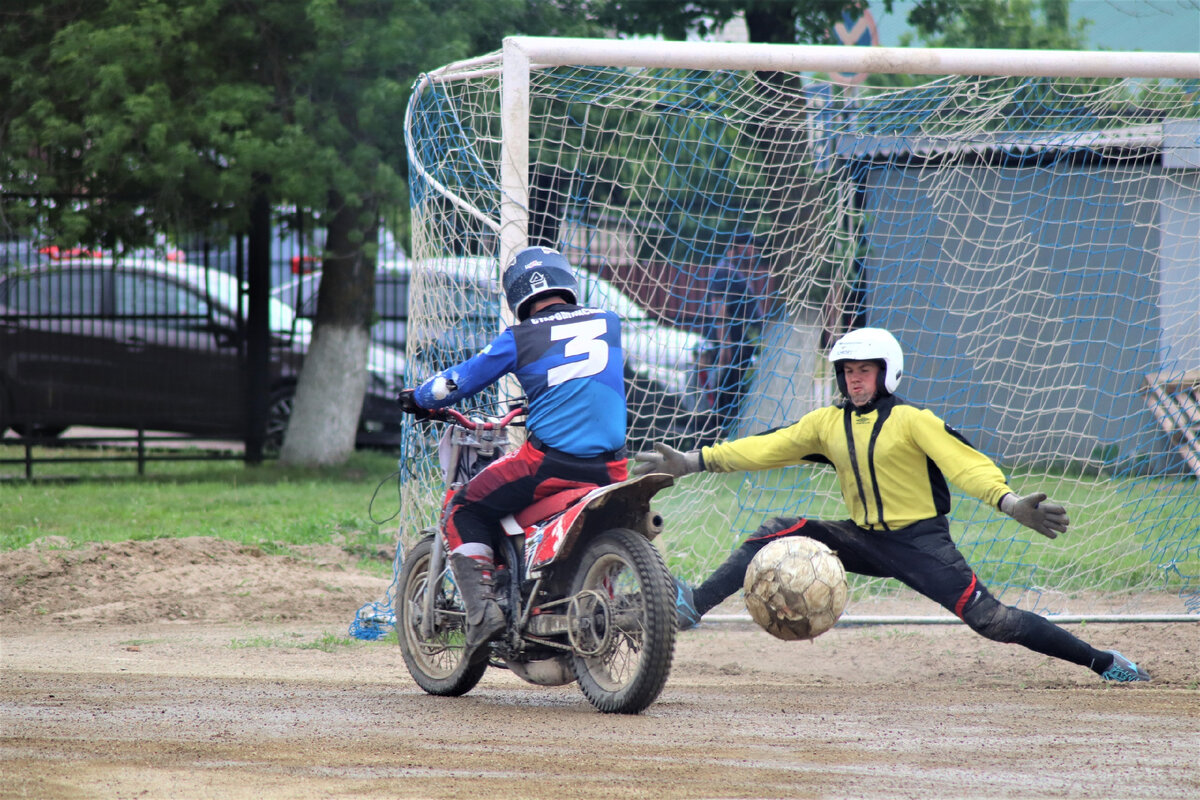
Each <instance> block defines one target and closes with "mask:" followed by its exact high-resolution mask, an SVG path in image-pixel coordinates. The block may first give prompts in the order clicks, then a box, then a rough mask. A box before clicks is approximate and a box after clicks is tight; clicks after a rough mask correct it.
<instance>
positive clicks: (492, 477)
mask: <svg viewBox="0 0 1200 800" xmlns="http://www.w3.org/2000/svg"><path fill="white" fill-rule="evenodd" d="M627 465H628V460H627V459H626V458H625V455H624V451H621V452H619V453H606V454H603V455H599V456H596V457H595V458H579V457H577V456H572V455H568V454H567V453H564V452H562V451H560V450H554V449H553V448H544V449H538V448H536V447H534V446H533V445H532V444H531V443H530V442H526V443H525V444H523V445H521V447H519V448H517V449H516V450H512V451H510V452H508V453H506V454H505V455H503V456H502V457H500V458H499V459H497V460H496V461H495V462H493V463H491V464H489V465H488V466H487V467H485V468H484V469H483V471H482V472H480V473H479V474H478V475H476V476H475V477H474V478H472V479H471V480H470V482H468V483H467V485H466V486H464V487H463V488H462V489H460V490H459V491H458V492H457V493H456V494H455V495H454V497H453V498H451V500H450V514H449V517H448V518H447V520H446V543H447V544H448V545H449V546H450V549H451V550H454V549H455V548H457V547H458V546H460V545H462V544H464V543H467V542H473V543H478V544H484V545H487V546H488V547H494V542H495V541H496V536H497V535H498V534H499V532H500V519H501V518H503V517H505V516H507V515H509V514H515V513H516V512H518V511H520V510H521V509H523V508H526V507H527V506H530V505H532V504H533V503H535V502H537V501H538V500H541V499H542V498H544V497H549V496H550V495H552V494H554V493H555V492H560V491H563V490H564V489H573V488H576V487H579V486H589V485H590V486H607V485H608V484H610V483H616V482H617V481H623V480H625V478H627V477H628V474H629V473H628V468H627Z"/></svg>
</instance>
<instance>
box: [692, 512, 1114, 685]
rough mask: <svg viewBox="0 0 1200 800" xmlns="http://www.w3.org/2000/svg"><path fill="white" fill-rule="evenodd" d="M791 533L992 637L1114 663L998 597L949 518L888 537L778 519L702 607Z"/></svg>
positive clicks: (742, 553)
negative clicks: (955, 537)
mask: <svg viewBox="0 0 1200 800" xmlns="http://www.w3.org/2000/svg"><path fill="white" fill-rule="evenodd" d="M784 536H807V537H809V538H810V539H816V540H817V541H818V542H822V543H823V544H825V545H826V546H828V547H829V549H831V550H833V551H834V552H835V553H837V555H838V558H839V559H841V562H842V565H843V566H844V567H845V568H846V571H847V572H852V573H856V574H858V575H869V576H871V577H876V578H895V579H896V580H899V581H902V582H903V583H904V584H905V585H907V586H909V587H911V588H912V589H915V590H916V591H918V592H920V593H921V594H923V595H925V596H926V597H928V598H929V599H930V600H933V601H934V602H936V603H938V604H939V605H941V606H942V607H943V608H946V609H948V610H949V611H951V612H953V613H954V615H955V616H957V617H958V618H959V619H961V620H962V621H963V622H965V623H967V625H969V626H970V627H971V629H972V630H974V631H975V632H976V633H978V634H980V635H981V636H985V637H987V638H988V639H992V640H994V641H997V642H1008V643H1013V644H1019V645H1023V646H1024V647H1028V648H1029V649H1030V650H1033V651H1035V652H1038V653H1042V654H1044V655H1048V656H1053V657H1054V658H1061V659H1063V660H1064V661H1070V662H1071V663H1073V664H1079V665H1081V666H1085V667H1089V668H1091V669H1092V670H1094V671H1095V672H1097V673H1099V672H1103V671H1104V670H1105V669H1107V668H1108V667H1109V666H1110V665H1111V664H1112V655H1111V654H1109V653H1107V652H1105V651H1102V650H1097V649H1096V648H1094V647H1092V646H1091V645H1089V644H1087V643H1086V642H1084V641H1082V640H1080V639H1079V638H1077V637H1075V636H1073V635H1071V634H1070V633H1068V632H1067V631H1065V630H1063V629H1062V628H1060V627H1058V626H1057V625H1055V624H1054V623H1052V622H1050V621H1049V620H1047V619H1046V618H1045V617H1042V616H1041V615H1039V614H1034V613H1032V612H1030V611H1022V610H1021V609H1017V608H1013V607H1012V606H1007V605H1004V604H1003V603H1001V602H1000V601H999V600H997V599H996V598H995V597H993V596H992V594H991V592H989V591H988V589H987V587H986V586H984V585H983V583H982V582H981V581H980V580H979V577H978V576H977V575H976V574H975V572H974V570H972V569H971V567H970V566H969V565H968V564H967V561H966V559H965V558H963V555H962V553H961V552H959V550H958V548H957V547H955V545H954V541H953V540H952V539H951V538H950V524H949V522H948V521H947V520H946V518H945V517H935V518H934V519H927V520H922V521H921V522H917V523H915V524H913V525H910V526H908V527H907V528H901V529H900V530H895V531H888V532H886V533H883V532H875V531H869V530H866V529H865V528H860V527H859V526H858V525H855V524H854V523H853V522H851V521H850V520H842V521H838V522H827V521H823V520H806V519H797V518H787V517H775V518H774V519H771V520H768V521H767V522H766V523H765V524H764V525H763V526H762V527H760V528H759V529H758V530H757V531H755V532H754V533H753V534H752V535H751V536H750V537H749V538H747V539H746V541H745V542H743V543H742V545H741V546H740V547H739V548H738V549H737V550H734V551H733V553H732V554H731V555H730V556H729V558H727V559H726V560H725V563H723V564H721V566H719V567H717V569H716V571H715V572H713V574H712V575H710V576H709V577H708V579H707V580H705V581H704V582H703V583H701V584H700V585H699V586H697V587H696V588H695V591H694V594H693V598H694V600H695V605H696V610H697V611H698V612H700V613H701V614H703V613H705V612H706V611H708V610H709V609H711V608H713V607H714V606H716V605H717V604H718V603H720V602H721V601H722V600H724V599H725V598H726V597H729V596H730V595H732V594H733V593H734V592H736V591H737V590H738V589H740V588H742V583H743V581H744V579H745V575H746V567H748V566H749V565H750V561H751V559H753V558H754V555H755V554H756V553H757V552H758V551H759V550H761V549H762V548H764V547H766V546H767V545H768V544H770V543H771V542H773V541H774V540H776V539H779V538H781V537H784Z"/></svg>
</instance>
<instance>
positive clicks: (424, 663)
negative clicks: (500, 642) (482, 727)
mask: <svg viewBox="0 0 1200 800" xmlns="http://www.w3.org/2000/svg"><path fill="white" fill-rule="evenodd" d="M435 546H440V545H438V544H437V543H435V542H434V538H433V537H432V536H427V537H425V538H424V539H422V540H421V541H419V542H417V544H416V545H414V546H413V548H412V549H411V550H409V551H408V553H407V554H405V556H404V566H403V567H402V568H401V570H400V578H399V581H398V583H397V587H396V600H395V606H394V611H395V614H396V637H397V638H398V639H399V640H400V652H401V654H402V655H403V656H404V666H406V667H408V672H409V674H410V675H412V677H413V680H414V681H416V682H417V685H418V686H420V687H421V688H422V689H424V690H425V691H426V692H429V694H434V695H441V696H444V697H458V696H459V695H464V694H466V693H467V692H469V691H471V690H472V689H474V688H475V686H476V684H478V683H479V680H480V678H482V677H483V673H484V672H485V671H487V667H488V662H487V661H483V662H482V663H478V664H469V663H466V662H464V660H463V645H464V643H465V641H466V634H465V633H464V629H465V625H466V615H465V614H464V613H463V607H462V599H461V598H460V597H459V595H458V591H457V589H456V588H455V586H454V581H453V580H452V579H451V577H450V570H449V567H446V568H443V570H442V574H441V575H438V576H435V577H434V590H435V591H436V593H437V594H436V596H435V597H434V602H433V613H434V615H435V617H436V618H435V621H434V626H433V634H432V635H431V636H430V637H428V638H426V637H425V636H423V635H422V634H421V618H422V614H423V612H424V608H425V605H424V601H425V589H426V587H427V586H429V584H430V575H429V567H430V564H431V562H432V556H433V548H434V547H435ZM447 563H448V562H447Z"/></svg>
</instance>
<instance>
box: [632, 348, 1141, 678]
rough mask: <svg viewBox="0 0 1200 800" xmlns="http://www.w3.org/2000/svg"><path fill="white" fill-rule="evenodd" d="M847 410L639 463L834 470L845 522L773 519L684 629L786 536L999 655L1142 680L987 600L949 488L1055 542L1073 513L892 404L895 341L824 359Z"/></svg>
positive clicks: (723, 569) (699, 601)
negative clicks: (945, 616)
mask: <svg viewBox="0 0 1200 800" xmlns="http://www.w3.org/2000/svg"><path fill="white" fill-rule="evenodd" d="M829 360H830V361H832V362H833V364H834V369H835V371H836V373H837V382H838V388H839V389H840V390H841V393H842V396H843V399H842V400H841V402H839V403H838V404H836V405H832V406H828V407H826V408H820V409H817V410H816V411H812V412H810V413H808V414H805V415H804V416H803V417H801V418H800V420H799V421H798V422H796V423H795V424H793V425H790V426H788V427H784V428H779V429H777V430H773V431H768V432H766V433H762V434H757V435H754V436H747V437H744V438H741V439H736V440H733V441H729V442H723V443H719V444H715V445H711V446H709V447H704V448H701V449H700V450H693V451H691V452H686V453H684V452H680V451H678V450H675V449H673V448H671V447H669V446H667V445H664V444H656V445H655V446H654V452H645V453H638V454H637V456H636V459H637V462H638V463H637V466H636V467H635V469H634V474H636V475H644V474H646V473H649V472H665V473H668V474H671V475H674V476H676V477H680V476H683V475H687V474H690V473H693V472H701V471H705V470H707V471H709V472H732V471H734V470H760V469H771V468H774V467H784V466H789V465H793V464H798V463H801V462H814V463H823V464H831V465H832V466H833V467H834V469H835V470H837V476H838V482H839V483H840V485H841V491H842V499H843V501H844V502H845V503H846V507H847V509H848V510H849V512H850V519H847V520H840V521H836V522H833V521H825V520H813V519H802V518H787V517H776V518H774V519H771V520H768V521H767V522H766V523H764V524H763V525H762V527H760V528H759V529H758V530H757V531H755V532H754V533H753V534H751V535H750V537H749V538H747V539H746V541H745V542H743V543H742V545H741V546H740V547H739V548H738V549H737V550H735V551H734V552H733V554H732V555H730V556H729V558H728V559H726V560H725V563H723V564H721V566H719V567H717V569H716V571H715V572H713V573H712V575H710V576H709V577H708V579H707V580H705V581H704V582H703V583H701V584H700V585H699V586H696V587H695V588H692V587H690V586H687V585H686V584H684V583H682V582H680V581H676V583H677V584H678V593H677V599H676V612H677V621H678V625H679V628H680V630H684V629H687V628H690V627H692V626H694V625H696V624H697V623H699V621H700V617H701V616H702V615H703V614H704V613H705V612H706V611H708V610H709V609H711V608H713V607H714V606H716V605H717V604H718V603H720V602H721V601H722V600H724V599H725V598H726V597H729V596H730V595H731V594H733V593H734V592H736V591H737V590H738V589H740V588H741V587H742V581H743V579H744V577H745V573H746V567H747V566H749V564H750V560H751V559H752V558H753V557H754V554H755V553H757V552H758V551H759V550H761V549H762V548H763V547H765V546H766V545H767V544H769V543H770V542H772V541H774V540H775V539H778V538H780V537H784V536H808V537H809V538H812V539H816V540H817V541H819V542H823V543H825V544H826V545H828V546H829V547H830V548H831V549H833V550H834V551H836V552H837V554H838V557H839V558H840V559H841V561H842V564H843V565H844V566H845V567H846V570H847V571H848V572H855V573H858V574H860V575H870V576H875V577H881V578H896V579H897V580H900V581H903V582H904V583H905V584H906V585H908V586H910V587H912V588H913V589H915V590H916V591H918V592H920V593H921V594H923V595H925V596H926V597H928V598H930V599H931V600H933V601H935V602H937V603H939V604H941V605H942V606H943V607H945V608H947V609H949V610H950V611H952V612H953V613H954V614H955V615H956V616H957V617H959V618H960V619H962V621H963V622H965V623H967V625H969V626H970V627H971V629H972V630H974V631H975V632H976V633H978V634H980V635H982V636H985V637H987V638H988V639H992V640H994V641H997V642H1010V643H1014V644H1020V645H1024V646H1025V647H1028V648H1029V649H1031V650H1034V651H1036V652H1038V653H1043V654H1045V655H1048V656H1053V657H1055V658H1061V659H1063V660H1065V661H1070V662H1071V663H1074V664H1079V665H1081V666H1085V667H1088V668H1089V669H1091V670H1092V671H1094V672H1095V673H1097V674H1098V675H1100V676H1101V677H1102V678H1104V679H1105V680H1110V681H1121V682H1126V681H1148V680H1150V676H1149V674H1147V673H1146V671H1145V670H1142V669H1140V668H1139V667H1138V666H1137V664H1135V663H1133V662H1132V661H1130V660H1129V659H1127V658H1126V657H1125V656H1123V655H1121V654H1120V653H1118V652H1116V651H1114V650H1108V651H1105V650H1097V649H1096V648H1094V647H1092V646H1091V645H1089V644H1087V643H1086V642H1084V641H1082V640H1080V639H1078V638H1076V637H1075V636H1073V635H1071V634H1070V633H1068V632H1067V631H1065V630H1064V629H1062V628H1060V627H1058V626H1057V625H1055V624H1053V623H1052V622H1050V621H1048V620H1047V619H1045V618H1044V617H1042V616H1040V615H1038V614H1034V613H1031V612H1029V611H1022V610H1020V609H1017V608H1013V607H1011V606H1007V605H1004V604H1003V603H1001V602H1000V601H999V600H997V599H996V598H995V597H993V596H992V594H991V593H990V592H989V591H988V589H987V587H986V586H984V585H983V583H981V582H980V580H979V578H978V576H977V575H976V574H975V572H974V571H973V570H972V569H971V567H970V566H969V565H968V564H967V562H966V559H964V558H963V555H962V553H960V552H959V550H958V548H957V547H956V546H955V544H954V542H953V540H952V539H951V538H950V523H949V521H948V520H947V518H946V515H947V514H948V513H949V512H950V490H949V487H948V486H947V481H949V482H950V483H953V484H954V485H955V486H957V487H958V488H959V489H961V490H962V491H964V492H966V493H967V494H970V495H972V496H973V497H976V498H978V499H979V500H981V501H982V502H984V503H987V504H988V505H991V506H992V507H994V508H997V509H999V510H1000V511H1003V512H1004V513H1005V514H1008V515H1009V516H1010V517H1012V518H1013V519H1015V520H1017V521H1018V522H1020V523H1021V524H1022V525H1025V526H1026V527H1029V528H1032V529H1033V530H1035V531H1037V532H1038V533H1040V534H1042V535H1043V536H1046V537H1048V538H1050V539H1053V538H1054V537H1056V536H1057V535H1058V533H1061V532H1063V531H1065V530H1066V529H1067V523H1068V519H1067V513H1066V509H1064V508H1063V507H1062V506H1061V505H1058V504H1056V503H1052V502H1050V501H1048V500H1047V499H1046V495H1045V494H1043V493H1034V494H1029V495H1026V496H1024V497H1020V496H1018V495H1017V494H1015V493H1014V492H1013V491H1012V490H1011V489H1010V488H1009V487H1008V484H1007V482H1006V481H1005V478H1004V475H1003V473H1001V472H1000V470H999V468H998V467H997V466H996V465H995V464H994V463H993V462H992V461H991V459H989V458H988V457H987V456H985V455H984V454H983V453H981V452H979V451H978V450H976V449H975V448H974V447H972V446H971V445H970V444H969V443H968V442H967V440H966V439H964V438H963V437H962V436H961V435H960V434H959V433H958V432H957V431H955V430H954V429H953V428H951V427H950V426H949V425H947V424H946V423H945V422H943V421H942V420H941V419H939V418H938V417H937V416H936V415H935V414H933V413H932V412H931V411H928V410H925V409H921V408H917V407H915V406H911V405H908V404H907V403H905V402H904V401H903V400H902V399H900V398H899V397H897V396H895V395H894V394H893V392H895V391H896V387H897V386H899V384H900V376H901V374H902V373H903V370H904V353H903V352H902V351H901V349H900V344H899V342H897V341H896V339H895V337H893V336H892V334H891V333H889V332H888V331H886V330H883V329H881V328H861V329H859V330H856V331H852V332H850V333H848V334H847V335H845V336H844V337H842V338H841V339H840V340H839V341H838V342H837V343H836V344H835V345H834V347H833V349H832V350H831V351H830V353H829Z"/></svg>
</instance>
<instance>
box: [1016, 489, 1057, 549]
mask: <svg viewBox="0 0 1200 800" xmlns="http://www.w3.org/2000/svg"><path fill="white" fill-rule="evenodd" d="M1000 510H1001V511H1003V512H1004V513H1005V514H1008V515H1009V516H1010V517H1012V518H1013V519H1015V520H1016V521H1017V522H1019V523H1021V524H1022V525H1024V526H1025V527H1026V528H1033V529H1034V530H1035V531H1037V532H1038V533H1040V534H1041V535H1042V536H1045V537H1046V538H1048V539H1053V538H1055V537H1056V536H1058V534H1059V533H1063V532H1064V531H1066V529H1067V523H1068V522H1070V520H1068V519H1067V510H1066V509H1065V508H1063V507H1062V506H1060V505H1059V504H1058V503H1047V502H1046V493H1045V492H1034V493H1033V494H1027V495H1025V496H1024V497H1017V496H1016V495H1015V494H1013V493H1012V492H1009V493H1008V494H1006V495H1004V497H1002V498H1000ZM1055 531H1058V533H1055Z"/></svg>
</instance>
